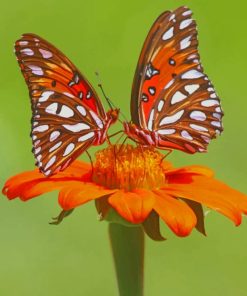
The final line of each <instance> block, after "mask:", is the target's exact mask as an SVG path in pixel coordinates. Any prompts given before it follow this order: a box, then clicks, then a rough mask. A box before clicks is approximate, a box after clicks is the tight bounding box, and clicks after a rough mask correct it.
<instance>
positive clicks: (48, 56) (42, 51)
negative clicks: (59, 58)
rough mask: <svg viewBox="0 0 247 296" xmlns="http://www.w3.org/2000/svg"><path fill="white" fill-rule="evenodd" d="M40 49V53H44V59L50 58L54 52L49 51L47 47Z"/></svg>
mask: <svg viewBox="0 0 247 296" xmlns="http://www.w3.org/2000/svg"><path fill="white" fill-rule="evenodd" d="M39 51H40V53H41V54H42V57H43V58H44V59H49V58H51V57H52V53H51V52H50V51H48V50H45V49H42V48H39Z"/></svg>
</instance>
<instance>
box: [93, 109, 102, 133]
mask: <svg viewBox="0 0 247 296" xmlns="http://www.w3.org/2000/svg"><path fill="white" fill-rule="evenodd" d="M90 114H91V115H92V117H93V119H94V121H95V122H96V124H97V126H98V127H99V128H100V129H102V128H103V127H104V125H103V122H102V120H101V119H100V118H99V117H98V115H97V114H95V113H94V112H93V111H92V110H90Z"/></svg>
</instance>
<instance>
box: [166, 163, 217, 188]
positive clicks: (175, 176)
mask: <svg viewBox="0 0 247 296" xmlns="http://www.w3.org/2000/svg"><path fill="white" fill-rule="evenodd" d="M165 174H166V181H167V182H168V183H179V184H188V183H191V182H192V180H193V177H196V176H205V177H209V178H212V177H213V176H214V172H213V171H212V170H211V169H209V168H207V167H205V166H199V165H191V166H187V167H183V168H180V169H174V170H168V171H166V172H165Z"/></svg>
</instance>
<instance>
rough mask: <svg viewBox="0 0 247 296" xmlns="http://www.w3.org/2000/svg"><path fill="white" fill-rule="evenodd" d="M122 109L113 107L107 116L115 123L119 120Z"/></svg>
mask: <svg viewBox="0 0 247 296" xmlns="http://www.w3.org/2000/svg"><path fill="white" fill-rule="evenodd" d="M119 111H120V109H111V110H109V111H108V112H107V117H108V118H109V121H110V122H111V124H112V123H115V122H116V121H117V120H118V116H119Z"/></svg>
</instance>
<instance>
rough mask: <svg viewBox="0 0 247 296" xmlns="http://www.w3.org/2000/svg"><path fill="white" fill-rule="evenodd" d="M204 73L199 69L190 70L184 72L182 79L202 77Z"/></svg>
mask: <svg viewBox="0 0 247 296" xmlns="http://www.w3.org/2000/svg"><path fill="white" fill-rule="evenodd" d="M203 76H204V74H203V73H202V72H199V71H197V70H189V71H187V72H185V73H184V74H182V79H195V78H200V77H203Z"/></svg>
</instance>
